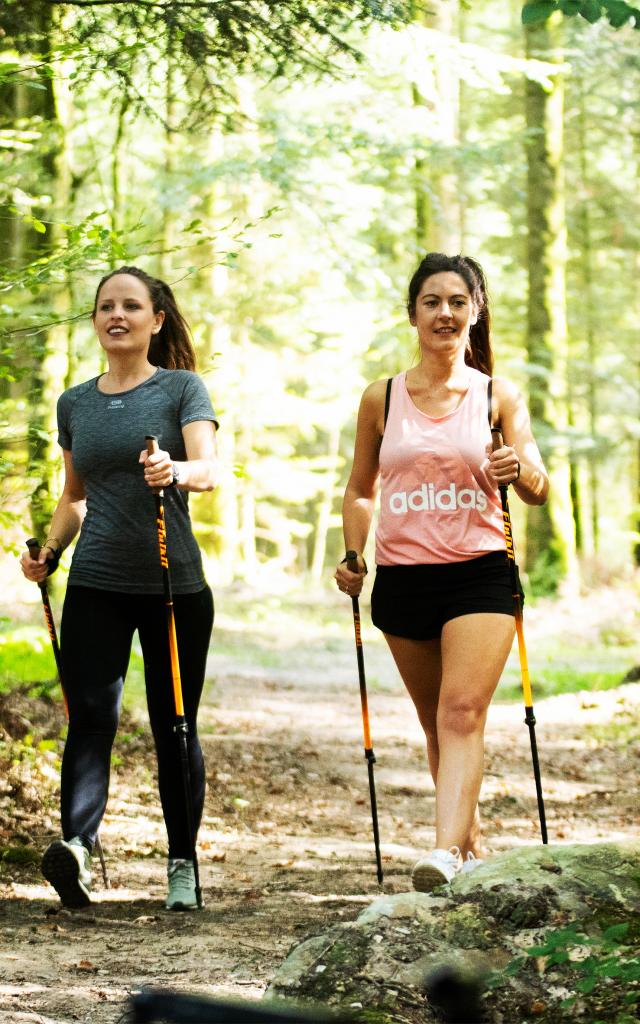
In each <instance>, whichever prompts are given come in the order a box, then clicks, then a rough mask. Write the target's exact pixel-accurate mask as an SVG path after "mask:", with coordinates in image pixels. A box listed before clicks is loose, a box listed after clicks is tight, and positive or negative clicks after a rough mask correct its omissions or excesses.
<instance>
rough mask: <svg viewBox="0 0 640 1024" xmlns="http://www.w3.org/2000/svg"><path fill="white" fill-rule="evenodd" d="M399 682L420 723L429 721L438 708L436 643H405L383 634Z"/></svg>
mask: <svg viewBox="0 0 640 1024" xmlns="http://www.w3.org/2000/svg"><path fill="white" fill-rule="evenodd" d="M384 637H385V640H386V641H387V643H388V645H389V650H390V651H391V654H392V655H393V660H394V661H395V663H396V665H397V667H398V672H399V673H400V675H401V677H402V681H403V682H404V685H405V686H406V688H407V690H408V691H409V696H410V697H411V699H412V701H413V703H414V704H415V706H416V710H417V712H418V717H419V718H420V720H421V721H424V719H425V718H428V717H432V716H433V715H434V714H435V710H436V708H437V706H438V697H439V693H440V679H441V675H442V657H441V651H440V640H408V639H406V638H405V637H399V636H392V635H391V634H388V633H385V634H384Z"/></svg>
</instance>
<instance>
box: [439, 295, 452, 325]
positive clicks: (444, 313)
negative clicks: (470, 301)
mask: <svg viewBox="0 0 640 1024" xmlns="http://www.w3.org/2000/svg"><path fill="white" fill-rule="evenodd" d="M440 316H441V317H444V318H445V320H448V319H449V317H450V316H451V310H450V309H449V303H448V302H447V300H446V299H445V300H444V302H443V303H442V306H441V307H440Z"/></svg>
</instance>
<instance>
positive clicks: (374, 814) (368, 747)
mask: <svg viewBox="0 0 640 1024" xmlns="http://www.w3.org/2000/svg"><path fill="white" fill-rule="evenodd" d="M345 561H346V563H347V569H348V570H349V572H357V571H358V555H357V552H355V551H347V553H346V559H345ZM351 604H352V606H353V628H354V630H355V635H356V659H357V661H358V678H359V680H360V703H361V704H362V728H363V731H364V756H365V758H366V761H367V771H368V773H369V796H370V798H371V824H372V826H373V841H374V843H375V847H376V864H377V868H378V884H379V885H382V879H383V874H382V860H381V857H380V834H379V832H378V804H377V801H376V786H375V782H374V778H373V766H374V764H375V763H376V756H375V754H374V752H373V743H372V742H371V730H370V729H369V703H368V701H367V681H366V678H365V674H364V655H363V652H362V633H361V630H360V601H359V600H358V598H357V597H355V596H352V598H351Z"/></svg>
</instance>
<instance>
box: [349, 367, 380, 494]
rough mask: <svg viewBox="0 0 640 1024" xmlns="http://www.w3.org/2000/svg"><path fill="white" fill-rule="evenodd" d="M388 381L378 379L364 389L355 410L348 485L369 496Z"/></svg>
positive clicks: (377, 467) (375, 473)
mask: <svg viewBox="0 0 640 1024" xmlns="http://www.w3.org/2000/svg"><path fill="white" fill-rule="evenodd" d="M386 388H387V382H386V381H385V380H378V381H375V383H373V384H370V385H369V387H368V388H367V389H366V390H365V392H364V394H363V396H362V399H361V401H360V409H359V410H358V425H357V427H356V443H355V449H354V453H353V466H352V469H351V476H350V477H349V483H348V485H347V486H348V488H350V489H351V490H353V491H356V492H357V493H358V494H360V495H362V496H363V497H372V496H373V494H374V492H375V485H376V480H377V478H378V473H379V471H380V463H379V452H380V444H381V442H382V435H383V433H384V403H385V394H386Z"/></svg>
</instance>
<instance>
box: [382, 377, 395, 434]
mask: <svg viewBox="0 0 640 1024" xmlns="http://www.w3.org/2000/svg"><path fill="white" fill-rule="evenodd" d="M392 381H393V377H389V379H388V380H387V392H386V394H385V396H384V425H385V427H386V425H387V419H388V418H389V403H390V402H391V383H392Z"/></svg>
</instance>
